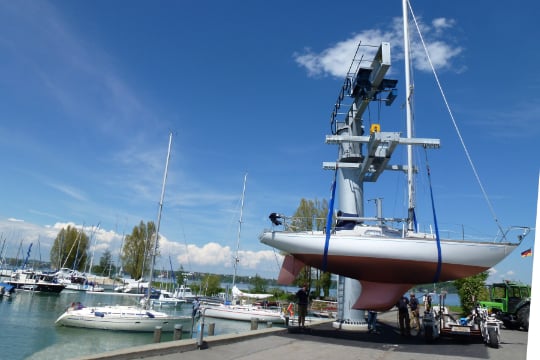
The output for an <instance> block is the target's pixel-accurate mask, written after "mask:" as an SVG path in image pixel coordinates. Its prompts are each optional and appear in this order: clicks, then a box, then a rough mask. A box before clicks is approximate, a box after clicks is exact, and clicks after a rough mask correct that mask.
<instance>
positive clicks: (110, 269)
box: [92, 249, 116, 275]
mask: <svg viewBox="0 0 540 360" xmlns="http://www.w3.org/2000/svg"><path fill="white" fill-rule="evenodd" d="M92 271H93V272H94V273H95V274H105V273H106V274H107V275H109V274H110V273H112V274H114V273H115V272H116V266H114V265H113V260H112V254H111V251H110V250H109V249H107V250H105V251H104V252H103V254H102V255H101V257H100V258H99V265H96V266H94V269H92Z"/></svg>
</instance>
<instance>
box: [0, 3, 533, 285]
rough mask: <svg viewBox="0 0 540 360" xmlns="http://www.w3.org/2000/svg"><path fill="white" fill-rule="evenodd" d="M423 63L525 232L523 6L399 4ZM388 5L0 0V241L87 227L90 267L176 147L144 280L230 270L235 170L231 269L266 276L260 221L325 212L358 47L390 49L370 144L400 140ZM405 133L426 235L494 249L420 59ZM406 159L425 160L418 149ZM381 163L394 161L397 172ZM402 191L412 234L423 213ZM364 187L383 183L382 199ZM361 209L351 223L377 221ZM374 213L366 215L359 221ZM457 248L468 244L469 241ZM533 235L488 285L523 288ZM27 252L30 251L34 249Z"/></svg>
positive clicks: (528, 145)
mask: <svg viewBox="0 0 540 360" xmlns="http://www.w3.org/2000/svg"><path fill="white" fill-rule="evenodd" d="M413 9H414V10H415V15H416V17H417V18H418V20H419V22H420V24H422V27H423V29H424V34H423V35H424V37H425V40H426V42H427V43H428V44H429V45H430V49H431V56H432V60H433V62H434V64H435V67H436V68H437V72H438V75H439V78H440V81H441V84H442V87H443V89H444V91H445V94H446V97H447V99H448V102H449V105H450V107H451V109H452V112H453V114H454V117H455V119H456V121H457V123H458V125H459V127H460V130H461V131H462V134H463V137H464V140H465V143H466V144H467V147H468V151H469V153H470V154H471V157H472V159H473V162H474V164H475V166H476V169H477V171H478V174H479V176H480V179H481V180H482V183H483V186H484V188H485V189H486V192H487V194H488V195H489V199H490V201H491V204H492V206H493V209H494V211H495V214H496V216H497V218H498V220H499V222H500V223H501V225H502V226H503V227H504V228H506V227H508V226H512V225H523V226H530V227H534V226H535V224H534V222H535V218H536V216H535V215H536V198H537V187H538V172H539V160H538V155H539V150H538V144H537V141H538V139H539V138H540V123H539V121H538V119H539V118H540V100H539V99H540V98H539V97H538V96H536V95H535V94H537V93H538V89H539V87H540V70H539V67H538V64H539V63H540V56H539V52H538V49H537V46H536V45H535V44H536V43H537V35H538V33H539V28H538V25H537V21H536V18H535V16H536V14H538V12H539V10H540V5H538V4H537V3H536V2H534V1H522V2H520V5H519V6H510V5H508V4H507V3H498V2H493V1H487V0H481V1H475V2H472V3H471V2H470V1H467V2H466V1H462V0H460V1H454V2H441V3H438V4H437V6H436V7H435V6H433V3H432V2H430V1H418V0H417V1H413ZM400 16H401V2H400V1H398V0H394V1H387V2H383V3H381V4H380V5H377V6H375V5H374V4H373V3H369V4H368V3H367V2H364V3H363V2H356V3H351V2H346V1H333V2H324V1H295V2H290V1H281V0H278V1H272V2H270V1H261V0H254V1H249V2H248V1H229V2H223V1H206V0H199V1H114V2H110V1H101V0H98V1H92V2H82V1H61V0H59V1H17V2H14V1H7V0H0V59H1V63H0V118H1V120H0V159H1V160H0V163H1V164H2V167H3V171H2V182H1V184H2V186H0V202H1V204H2V206H1V207H0V234H1V237H2V240H3V239H6V243H7V245H8V246H7V249H6V250H5V253H6V254H7V256H15V255H16V253H17V250H18V248H19V245H20V243H21V240H22V242H23V247H24V248H25V249H26V248H27V246H28V245H29V244H30V243H31V242H33V243H34V248H33V253H32V257H33V258H38V257H41V258H43V259H46V258H48V254H49V249H50V246H51V244H52V242H53V240H54V238H55V236H56V234H57V233H58V231H59V230H60V229H61V228H62V227H63V226H65V225H66V224H72V225H74V226H77V227H81V226H85V229H86V231H87V233H88V234H90V232H91V231H92V229H93V230H94V232H95V235H94V236H95V240H96V251H95V253H96V256H97V257H99V255H100V254H101V253H102V251H103V250H104V249H110V250H111V252H112V253H113V255H115V254H118V251H119V248H120V241H121V238H122V234H124V233H131V230H132V228H133V227H134V226H135V225H137V224H138V223H139V222H140V221H141V220H143V221H150V220H152V221H155V220H156V217H157V210H158V203H159V197H160V191H161V182H162V177H163V171H164V165H165V157H166V151H167V142H168V133H169V131H172V132H173V133H174V141H173V148H172V158H171V163H170V169H169V177H168V183H167V188H166V194H165V202H164V210H163V216H162V221H161V235H162V237H163V239H162V241H161V253H162V257H161V259H158V261H157V266H158V267H160V268H165V269H168V258H169V256H170V257H171V259H172V261H173V263H174V265H175V267H177V266H178V264H182V266H183V267H184V269H186V270H191V271H210V272H219V273H232V264H233V256H234V251H235V248H236V242H237V231H238V219H239V215H240V198H241V193H242V181H243V176H244V174H245V173H248V180H247V186H246V197H245V206H244V211H243V224H242V233H241V239H240V254H239V257H240V264H239V273H240V274H242V275H254V274H259V275H262V276H265V277H277V274H278V272H279V265H280V260H279V259H280V257H279V255H278V254H277V253H275V252H274V251H273V249H270V248H268V247H266V246H264V245H262V244H260V243H259V241H258V235H259V233H260V232H261V231H262V230H263V229H265V228H268V227H269V226H270V223H269V221H268V214H269V213H270V212H274V211H276V212H280V213H283V214H288V215H292V214H293V212H294V211H295V209H296V208H297V206H298V204H299V202H300V199H302V198H305V199H328V197H329V194H330V185H331V181H332V173H330V172H328V171H324V170H323V169H322V162H323V161H334V160H335V158H336V151H337V150H336V148H335V147H334V146H332V145H327V144H325V143H324V138H325V135H327V134H329V130H330V127H329V118H330V113H331V111H332V108H333V105H334V102H335V100H336V98H337V95H338V91H339V89H340V87H341V84H342V83H343V78H344V75H345V73H346V71H347V69H348V67H349V65H350V61H351V60H352V56H353V54H354V51H355V49H356V46H357V44H358V41H359V40H362V41H363V43H364V44H374V45H378V44H379V43H380V42H381V41H389V42H390V43H391V46H392V59H393V67H392V69H391V72H390V74H389V77H393V78H396V79H398V80H399V83H398V87H399V91H400V92H399V93H398V99H397V100H396V102H395V103H394V105H393V106H392V107H391V108H389V109H382V110H381V112H380V114H379V113H378V110H377V109H376V108H372V109H371V116H372V119H370V121H371V120H373V122H375V121H378V122H380V123H381V125H382V127H383V130H391V131H404V125H403V124H404V111H403V108H402V107H401V106H400V104H402V103H403V93H404V90H403V87H402V86H403V83H404V80H403V71H402V68H403V63H402V58H403V56H402V53H403V52H402V48H401V39H400V34H399V31H400V25H399V21H400V20H399V17H400ZM415 64H416V66H417V67H416V70H415V72H414V76H415V93H416V97H415V104H416V106H415V115H416V121H417V123H416V135H417V136H418V137H434V138H440V139H441V144H442V147H441V149H439V150H433V151H430V152H429V153H428V159H429V165H430V167H431V171H432V182H433V189H434V193H435V201H436V203H437V217H438V219H439V222H440V226H441V228H442V229H444V230H446V229H447V228H448V229H449V228H450V227H457V228H461V225H463V228H464V229H467V230H466V231H469V230H468V229H472V230H471V231H472V234H474V235H476V236H481V237H485V238H492V237H494V236H495V235H496V233H497V230H498V229H497V226H496V225H495V223H494V220H493V214H492V212H491V211H490V208H489V206H488V205H486V202H485V200H484V199H483V196H482V193H481V191H480V188H479V186H478V184H477V182H476V179H475V176H474V174H473V172H472V171H471V169H470V167H469V165H468V163H467V161H466V158H465V155H464V151H463V149H462V148H461V146H460V144H459V140H458V138H457V136H456V134H455V132H454V130H453V126H452V123H451V120H450V117H449V116H448V113H447V112H446V109H445V107H444V103H443V101H442V99H441V96H440V94H439V92H438V89H437V87H436V84H435V82H434V79H433V76H432V75H431V74H430V73H428V72H426V71H425V70H426V69H425V63H423V62H422V61H418V62H415ZM420 154H421V157H423V156H424V155H423V153H420ZM401 161H402V158H400V156H399V155H398V156H397V158H396V159H395V160H393V161H392V162H393V163H400V162H401ZM426 182H427V181H426V179H425V178H423V179H422V178H419V183H418V189H419V190H418V198H419V216H420V222H421V224H424V225H425V226H427V225H428V224H429V223H431V216H432V215H431V213H430V212H429V211H426V210H425V209H427V208H426V207H422V205H420V200H421V198H422V197H423V195H425V194H426V191H427V190H421V189H422V188H424V189H425V185H426ZM401 186H404V178H403V176H402V175H401V174H396V173H389V172H387V173H385V174H383V176H382V179H381V181H380V183H378V184H377V185H376V186H373V185H372V184H369V185H368V186H366V193H367V196H372V197H373V198H374V197H376V196H381V195H379V194H380V193H381V194H383V195H382V196H383V197H384V199H385V200H384V211H385V216H394V217H403V216H405V210H404V209H405V207H404V206H405V200H404V196H403V194H402V192H401V190H399V189H400V187H401ZM379 189H382V190H381V191H380V192H379ZM367 206H368V207H366V212H367V214H366V215H374V214H373V213H370V211H372V209H371V208H369V206H370V205H367ZM372 212H374V210H373V211H372ZM467 234H470V233H468V232H467ZM533 240H534V232H533V233H532V234H531V235H529V236H528V237H527V238H526V239H525V241H524V242H523V244H522V245H521V246H520V247H519V248H518V250H517V251H516V252H514V253H513V254H512V255H510V256H509V257H508V258H507V259H506V260H504V261H503V262H502V263H500V264H499V265H497V266H496V267H495V268H494V269H493V271H492V276H491V278H490V279H491V280H500V279H503V278H505V279H515V280H521V281H525V282H530V281H531V273H532V258H525V259H522V258H521V257H520V256H519V253H520V252H521V251H523V250H525V249H527V248H530V247H532V245H533ZM38 244H39V247H38Z"/></svg>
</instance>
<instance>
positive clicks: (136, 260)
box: [121, 220, 157, 279]
mask: <svg viewBox="0 0 540 360" xmlns="http://www.w3.org/2000/svg"><path fill="white" fill-rule="evenodd" d="M155 241H156V226H155V224H154V223H153V222H152V221H149V222H148V223H147V224H145V223H144V222H143V221H142V220H141V222H140V223H139V226H136V227H134V228H133V231H132V232H131V235H127V236H126V239H125V240H124V247H123V248H122V256H121V258H122V264H123V268H124V271H125V272H126V273H127V274H129V275H130V276H131V277H132V278H133V279H140V278H141V277H143V275H144V274H146V273H147V272H148V270H149V269H150V261H151V257H152V252H153V251H154V244H155ZM156 255H157V254H156Z"/></svg>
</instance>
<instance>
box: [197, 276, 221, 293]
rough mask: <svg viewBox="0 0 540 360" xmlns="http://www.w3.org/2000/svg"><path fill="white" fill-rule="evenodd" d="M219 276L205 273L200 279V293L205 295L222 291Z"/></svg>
mask: <svg viewBox="0 0 540 360" xmlns="http://www.w3.org/2000/svg"><path fill="white" fill-rule="evenodd" d="M222 291H223V289H222V288H221V278H220V277H219V276H218V275H213V274H206V275H205V276H204V277H203V278H202V280H201V289H200V291H199V292H200V293H201V294H203V295H205V296H211V295H216V294H218V293H220V292H222Z"/></svg>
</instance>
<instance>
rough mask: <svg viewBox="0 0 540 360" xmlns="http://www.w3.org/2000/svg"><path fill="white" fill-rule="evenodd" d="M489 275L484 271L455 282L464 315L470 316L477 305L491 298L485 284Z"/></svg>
mask: <svg viewBox="0 0 540 360" xmlns="http://www.w3.org/2000/svg"><path fill="white" fill-rule="evenodd" d="M488 276H489V274H488V273H487V272H486V271H484V272H482V273H479V274H476V275H473V276H469V277H466V278H463V279H458V280H455V281H454V286H455V287H456V289H457V293H458V295H459V298H460V301H461V307H462V310H463V314H469V313H470V312H471V310H473V309H474V307H475V305H476V303H477V302H478V301H480V300H484V299H487V298H488V297H489V295H488V293H487V290H486V287H485V283H486V280H487V278H488Z"/></svg>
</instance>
